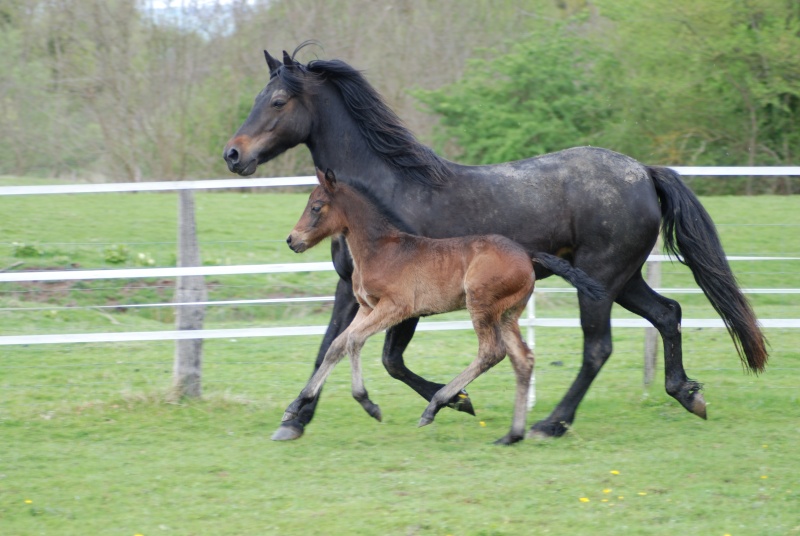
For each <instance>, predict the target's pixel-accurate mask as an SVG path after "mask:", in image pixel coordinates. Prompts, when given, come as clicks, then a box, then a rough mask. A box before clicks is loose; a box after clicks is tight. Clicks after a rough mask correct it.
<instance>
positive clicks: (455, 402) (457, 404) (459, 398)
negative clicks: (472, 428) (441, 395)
mask: <svg viewBox="0 0 800 536" xmlns="http://www.w3.org/2000/svg"><path fill="white" fill-rule="evenodd" d="M447 407H448V408H453V409H454V410H456V411H463V412H464V413H469V414H470V415H472V416H473V417H474V416H475V408H473V407H472V399H471V398H470V397H469V395H468V394H467V392H466V391H465V390H463V389H462V390H461V392H460V393H458V394H457V395H456V396H454V397H453V398H451V399H450V402H448V403H447Z"/></svg>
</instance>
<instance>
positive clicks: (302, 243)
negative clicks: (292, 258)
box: [286, 169, 345, 253]
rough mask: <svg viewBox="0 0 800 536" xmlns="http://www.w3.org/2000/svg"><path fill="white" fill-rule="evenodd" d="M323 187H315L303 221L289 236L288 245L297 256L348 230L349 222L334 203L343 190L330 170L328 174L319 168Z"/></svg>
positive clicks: (320, 182)
mask: <svg viewBox="0 0 800 536" xmlns="http://www.w3.org/2000/svg"><path fill="white" fill-rule="evenodd" d="M317 180H318V181H319V186H317V187H316V188H314V191H312V192H311V196H310V197H309V198H308V204H306V209H305V210H304V211H303V215H302V216H300V220H299V221H298V222H297V224H296V225H295V226H294V229H292V232H291V233H289V237H288V238H287V239H286V243H287V244H289V247H290V248H292V251H294V252H295V253H302V252H304V251H305V250H307V249H310V248H313V247H314V246H316V245H317V244H319V243H320V242H321V241H322V240H323V239H325V238H327V237H329V236H332V235H335V234H339V233H341V232H343V231H344V228H345V220H344V218H342V215H341V211H340V210H336V208H335V206H334V205H333V204H332V203H333V201H334V199H335V194H336V192H337V190H338V189H339V188H338V186H337V184H336V177H335V176H334V174H333V171H331V170H330V169H329V170H328V171H326V172H325V173H324V174H323V173H322V171H321V170H319V169H317Z"/></svg>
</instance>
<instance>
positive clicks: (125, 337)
mask: <svg viewBox="0 0 800 536" xmlns="http://www.w3.org/2000/svg"><path fill="white" fill-rule="evenodd" d="M672 169H675V170H676V171H677V172H679V173H681V174H683V175H694V176H718V177H730V176H745V175H749V176H800V166H776V167H730V166H728V167H689V166H675V167H673V168H672ZM315 184H317V180H316V178H315V177H312V176H303V177H283V178H252V179H221V180H201V181H165V182H142V183H106V184H68V185H43V186H6V187H0V197H2V196H14V195H64V194H80V193H110V192H156V191H176V190H189V189H191V190H203V189H235V188H260V187H288V186H310V185H315ZM667 260H672V259H671V258H670V257H668V256H666V255H651V256H650V258H649V259H648V262H665V261H667ZM728 260H729V261H737V262H738V261H797V260H800V257H747V256H731V257H728ZM332 270H333V264H332V263H330V262H316V263H291V264H259V265H238V266H202V267H196V268H139V269H116V270H64V271H46V272H6V273H0V282H30V281H66V280H73V281H74V280H87V279H123V278H124V279H129V278H146V277H182V276H191V275H204V276H206V275H242V274H267V273H287V272H311V271H332ZM658 290H659V292H663V293H687V294H692V293H700V292H701V291H700V289H697V288H693V289H666V288H665V289H658ZM549 292H575V289H572V288H547V287H539V288H537V289H536V293H549ZM745 293H749V294H800V289H746V290H745ZM331 299H332V297H329V296H321V297H308V298H284V299H265V300H228V301H219V302H213V301H212V302H203V303H204V304H205V305H231V304H244V303H253V304H255V303H281V302H284V303H288V302H293V301H298V300H302V301H329V300H331ZM181 305H188V304H181V303H169V304H167V303H159V304H136V305H132V306H131V307H157V306H173V307H179V306H181ZM195 305H196V303H195ZM113 307H121V306H119V305H118V306H113ZM6 310H8V309H6ZM761 324H762V326H763V327H766V328H791V329H795V328H800V319H792V318H784V319H766V320H762V321H761ZM520 325H522V326H526V327H529V328H531V327H533V326H536V327H565V328H575V327H580V323H579V320H578V319H577V318H575V319H572V318H536V317H532V316H529V317H528V318H523V319H521V320H520ZM682 325H683V327H688V328H692V327H698V328H722V327H724V324H723V323H722V321H721V320H720V319H684V320H683V322H682ZM612 326H614V327H625V328H628V327H631V328H642V327H649V326H650V324H649V323H648V322H647V321H645V320H642V319H614V320H613V321H612ZM325 329H326V326H293V327H279V328H278V327H276V328H249V329H217V330H195V331H175V330H170V331H152V332H117V333H66V334H52V335H14V336H0V346H7V345H29V344H63V343H90V342H124V341H154V340H182V339H200V338H203V339H214V338H246V337H275V336H297V335H319V334H323V333H324V332H325ZM418 329H419V330H421V331H433V330H453V329H456V330H459V329H472V324H471V322H469V321H448V322H442V321H438V322H437V321H423V322H420V324H419V328H418Z"/></svg>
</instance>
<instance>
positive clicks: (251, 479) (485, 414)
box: [0, 193, 800, 536]
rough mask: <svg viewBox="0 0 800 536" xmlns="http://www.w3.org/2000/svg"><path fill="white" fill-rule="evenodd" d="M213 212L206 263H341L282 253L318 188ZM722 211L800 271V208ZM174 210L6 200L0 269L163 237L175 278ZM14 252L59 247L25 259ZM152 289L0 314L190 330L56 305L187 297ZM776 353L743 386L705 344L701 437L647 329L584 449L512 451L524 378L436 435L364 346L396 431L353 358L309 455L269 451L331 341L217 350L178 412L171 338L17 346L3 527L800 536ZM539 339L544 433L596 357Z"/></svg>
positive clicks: (454, 365) (592, 406) (701, 341)
mask: <svg viewBox="0 0 800 536" xmlns="http://www.w3.org/2000/svg"><path fill="white" fill-rule="evenodd" d="M197 202H198V207H199V211H198V223H199V227H200V240H201V247H202V248H203V254H204V258H205V259H211V260H214V259H218V258H219V259H228V260H226V261H225V262H230V263H231V264H234V263H268V262H302V261H312V260H325V259H327V251H326V248H324V247H320V248H317V249H316V250H312V251H311V252H309V253H307V254H305V255H304V256H302V257H298V256H296V255H294V254H292V253H291V252H290V251H289V250H288V248H286V247H285V245H284V244H283V237H284V236H285V234H286V233H287V232H288V230H289V228H290V227H291V225H292V224H293V223H294V219H295V218H296V217H297V216H298V215H299V212H300V210H301V209H302V206H303V204H304V202H305V195H304V194H281V195H245V194H231V193H228V194H199V195H198V196H197ZM704 202H705V204H706V206H707V207H708V208H709V210H710V212H711V214H712V216H713V217H714V219H715V221H717V222H718V223H719V224H720V232H721V234H722V237H723V240H724V243H725V246H726V249H727V251H728V253H729V254H731V255H785V256H800V238H798V235H800V233H797V228H798V226H800V211H799V210H797V209H798V208H800V207H799V203H800V202H798V200H797V198H792V197H786V198H778V197H772V198H769V197H759V198H750V199H747V198H708V199H705V200H704ZM176 205H177V202H176V199H175V196H174V195H171V194H124V195H114V194H107V195H103V196H101V195H96V196H95V195H85V196H83V195H76V196H69V197H60V198H57V197H52V198H50V197H19V198H14V199H11V198H0V206H1V207H2V209H0V213H2V214H3V218H2V221H1V222H0V230H2V236H3V237H4V240H5V241H6V242H7V245H6V248H7V249H6V250H3V249H2V246H1V245H0V264H2V266H3V267H4V266H8V265H11V264H13V263H15V262H19V261H24V262H26V265H25V266H28V267H35V266H38V267H40V268H47V267H52V266H56V265H58V263H55V262H54V259H55V257H56V255H51V254H48V253H47V252H50V251H54V250H55V249H59V251H61V254H62V255H64V256H68V257H69V258H70V260H71V262H75V263H77V264H80V266H81V267H83V268H97V267H106V268H110V267H113V266H111V265H107V264H106V263H105V262H104V260H103V258H102V246H101V245H102V244H109V243H110V244H125V245H127V247H128V248H129V249H130V250H131V251H138V249H137V248H138V247H140V246H138V244H141V243H144V242H163V243H164V244H163V246H159V247H156V246H154V245H153V244H146V245H145V246H141V247H142V248H144V247H146V248H147V251H148V252H149V253H150V254H151V255H153V257H154V258H155V259H156V260H157V261H158V265H169V264H170V262H169V254H170V251H171V248H173V247H174V245H173V244H174V239H175V238H174V237H175V218H174V213H175V212H176ZM775 224H789V225H790V227H779V226H776V225H775ZM15 241H16V242H26V243H35V244H37V245H38V247H39V248H41V249H44V251H45V254H44V255H37V256H36V257H34V258H30V257H15V256H13V250H12V247H11V245H10V244H11V242H15ZM56 244H57V245H56ZM130 265H132V266H133V265H135V263H131V264H130ZM733 266H734V269H735V270H736V271H737V274H738V275H739V278H740V280H741V282H742V284H743V285H744V286H746V287H785V288H797V287H800V276H799V275H798V273H799V272H800V271H798V270H797V263H796V262H786V263H769V262H760V263H744V262H742V263H735V264H734V265H733ZM219 281H220V283H223V284H224V286H222V287H220V288H214V289H212V291H211V294H212V299H223V298H227V297H232V298H256V297H270V296H278V295H300V294H307V295H325V294H331V293H332V291H333V285H334V284H335V278H334V277H332V276H331V274H291V275H286V276H260V275H259V276H237V277H232V276H231V277H229V278H228V277H226V278H224V279H223V278H219ZM133 283H134V282H133V281H131V282H116V281H114V282H111V281H108V282H82V284H83V285H85V287H84V290H77V289H61V290H60V291H59V292H56V293H52V292H49V293H45V292H42V289H41V288H40V287H36V288H32V287H27V288H26V287H24V286H20V285H3V286H2V287H0V292H2V294H0V296H2V297H0V300H2V303H0V307H9V306H22V307H27V308H28V310H26V311H13V312H12V311H3V310H0V322H2V326H3V328H2V334H16V333H66V332H84V331H106V330H147V329H172V326H171V322H172V319H171V316H170V315H169V314H168V313H164V312H162V316H161V317H159V316H158V315H157V314H155V312H153V311H150V312H143V311H140V310H136V309H128V310H127V311H126V312H123V311H117V310H102V311H98V310H93V309H89V310H85V309H84V310H79V311H68V310H63V309H57V308H56V307H59V306H62V305H65V304H79V305H80V304H83V305H89V304H94V305H98V304H105V303H109V302H110V301H111V300H114V299H117V300H122V299H126V300H129V299H135V300H143V301H146V300H148V299H150V298H151V297H152V296H160V297H161V298H163V299H166V300H168V299H169V298H170V297H171V292H172V287H171V286H169V285H167V284H164V285H162V286H164V287H165V288H163V289H161V290H158V289H157V288H153V287H158V285H157V284H156V283H158V282H154V284H153V285H151V288H148V289H131V288H130V286H128V287H126V286H125V285H131V284H133ZM690 283H691V276H690V275H688V274H687V273H686V272H685V270H684V269H683V268H682V267H680V266H678V265H677V264H673V265H666V266H665V269H664V283H663V286H667V287H679V286H689V284H690ZM541 285H542V286H558V285H560V282H558V281H556V280H553V279H550V280H547V281H545V282H543V283H542V284H541ZM101 287H106V288H105V289H104V290H95V291H88V290H85V289H91V288H101ZM31 290H36V292H29V291H31ZM20 291H28V292H24V293H23V292H20ZM158 292H161V295H159V294H158ZM675 297H676V298H677V299H679V300H680V301H681V303H682V304H683V305H684V317H687V318H688V317H706V318H713V317H714V314H713V312H712V311H711V309H710V306H708V305H707V303H706V302H705V298H703V297H701V296H692V295H676V296H675ZM28 298H35V299H28ZM574 301H575V298H574V296H570V295H559V294H556V295H552V294H551V295H543V296H540V297H539V299H538V301H537V314H538V315H539V316H542V317H545V316H565V317H575V316H576V315H577V308H576V307H575V305H574ZM753 301H754V303H755V306H756V310H757V312H758V314H759V315H760V316H761V317H763V318H771V317H772V318H783V317H791V318H798V316H800V314H798V309H799V308H798V305H799V304H798V299H797V295H794V296H792V295H770V296H754V297H753ZM120 303H123V302H120ZM41 307H44V308H41ZM216 309H219V311H216V312H214V310H216ZM211 311H212V312H211V318H210V321H209V327H241V326H248V325H277V324H324V323H325V322H326V321H327V317H328V315H329V306H326V305H319V304H317V305H311V306H302V307H301V306H296V307H295V306H291V307H290V306H280V307H278V306H258V307H247V308H244V307H242V308H239V310H238V311H230V310H228V309H225V308H221V307H219V308H213V309H212V310H211ZM617 314H618V315H619V316H623V314H622V313H617ZM215 315H216V316H215ZM115 322H116V323H115ZM767 336H768V337H769V339H770V343H771V350H772V352H771V362H770V367H769V368H768V370H767V372H766V373H765V374H763V375H762V376H759V377H755V376H752V375H748V374H745V373H743V372H742V369H741V366H740V365H739V362H738V358H737V357H736V354H735V351H734V349H733V345H732V344H731V342H730V340H729V339H728V337H727V335H726V334H725V332H724V331H723V330H718V329H685V330H684V335H683V338H684V362H685V365H686V368H687V370H688V372H689V374H690V376H692V377H693V378H695V379H697V380H699V381H701V382H704V383H705V386H706V391H705V396H706V400H707V401H708V402H709V420H708V421H701V420H699V419H697V418H696V417H694V416H692V415H690V414H688V413H687V412H686V411H684V410H683V409H682V408H681V407H680V406H679V405H678V403H677V402H675V401H674V400H673V399H671V398H670V397H668V396H667V395H666V394H665V393H664V390H663V388H662V387H661V385H660V382H661V380H660V379H657V382H656V385H655V386H653V387H652V388H650V389H644V388H643V387H642V385H641V378H642V365H641V363H642V357H641V355H642V331H641V330H638V329H618V330H616V331H615V333H614V348H615V350H614V355H613V356H612V359H611V360H610V361H609V363H608V364H607V365H606V367H605V368H604V369H603V372H602V373H601V374H600V376H599V377H598V379H597V380H596V382H595V384H594V386H593V388H592V389H591V390H590V392H589V394H588V396H587V397H586V399H585V400H584V402H583V404H582V405H581V408H580V412H579V414H578V419H577V421H576V423H575V426H574V427H573V429H572V430H571V431H570V433H569V434H568V435H567V436H566V437H564V438H561V439H558V440H552V441H525V442H523V443H521V444H519V445H516V446H514V447H511V448H499V447H495V446H493V445H492V444H491V442H492V441H493V440H494V439H497V438H498V437H500V436H502V435H503V434H505V432H506V431H507V429H508V426H509V424H510V418H511V405H512V397H513V375H512V373H511V371H510V367H509V366H508V365H507V364H506V363H501V364H500V365H499V366H498V367H496V369H495V370H492V371H491V372H489V373H488V374H486V375H484V376H483V377H481V378H479V379H478V380H476V381H475V382H474V383H473V384H472V385H471V386H470V394H471V396H472V398H473V400H474V403H475V405H476V408H477V410H478V415H477V417H476V418H473V417H470V416H467V415H465V414H460V413H455V412H452V411H442V412H441V413H440V414H439V416H438V417H437V420H436V422H435V423H434V424H433V425H431V426H428V427H426V428H422V429H418V428H416V422H417V420H418V418H419V415H420V414H421V413H422V410H423V409H424V406H425V404H424V401H423V400H422V399H420V398H419V397H417V396H416V395H415V394H414V393H412V392H411V391H410V390H409V389H408V388H406V387H405V386H404V385H402V384H401V383H399V382H397V381H394V380H391V379H390V378H389V377H388V375H387V374H386V373H385V371H384V370H383V368H382V366H381V364H380V348H381V344H382V341H381V340H379V338H377V337H376V338H375V340H372V341H370V342H369V343H368V344H367V346H366V347H365V350H364V354H363V355H364V361H365V363H364V368H365V370H364V373H365V379H366V382H367V386H368V389H369V390H370V395H371V397H372V399H373V400H374V401H375V402H377V403H378V404H380V405H381V408H382V410H383V414H384V422H383V423H377V422H375V421H373V420H372V419H370V418H369V417H368V416H367V415H366V414H365V413H364V412H363V410H362V409H361V408H360V406H358V404H356V403H355V402H354V401H353V400H352V398H351V397H350V388H349V371H348V367H347V365H346V364H344V365H342V366H340V367H338V368H337V369H336V370H335V371H334V373H333V375H332V376H331V379H330V381H329V382H328V384H327V385H326V387H325V390H324V391H323V394H322V402H321V404H320V406H319V411H318V412H317V416H316V417H315V419H314V421H313V423H312V424H311V426H309V427H308V429H307V433H306V435H305V436H304V437H303V438H302V439H301V440H300V441H296V442H291V443H275V442H272V441H270V440H269V436H270V434H271V433H272V431H273V430H274V429H275V428H276V427H277V426H278V424H279V422H280V417H281V415H282V413H283V409H284V408H285V406H286V405H287V404H288V403H289V402H290V401H291V400H292V399H293V398H294V397H295V396H296V395H297V393H298V392H299V390H300V388H301V387H302V385H303V384H304V383H305V381H306V380H307V378H308V374H309V372H310V368H311V361H312V359H313V357H314V356H315V355H316V350H317V348H318V344H319V337H292V338H288V337H287V338H284V337H278V338H270V339H240V340H236V341H234V340H228V339H221V340H209V341H206V343H205V346H204V355H205V358H204V398H203V400H198V401H184V402H180V403H176V402H174V401H171V400H170V398H169V397H168V396H167V392H168V388H169V385H170V380H171V372H172V353H173V345H172V344H171V343H169V342H153V343H121V344H82V345H58V346H50V345H32V346H10V347H3V349H2V354H1V355H0V534H3V535H5V534H10V535H29V534H59V535H62V534H122V535H131V536H133V535H134V534H142V535H144V536H151V535H154V534H177V535H205V534H231V535H242V534H247V535H249V534H253V535H260V534H276V535H285V534H298V535H300V534H303V535H304V534H367V535H371V534H401V535H405V534H413V535H416V534H419V535H446V534H453V535H457V534H462V535H472V534H476V535H512V534H563V535H573V534H642V535H661V534H666V535H671V534H680V533H685V534H704V535H705V534H710V535H720V536H722V535H723V534H731V535H732V536H741V535H750V534H752V535H763V534H768V535H784V534H798V533H800V514H798V513H797V512H798V508H797V505H798V504H800V462H798V457H797V453H796V451H797V443H798V440H800V427H799V426H798V423H800V399H799V397H798V393H800V333H798V331H797V330H768V331H767ZM536 337H537V347H536V355H537V396H538V401H537V405H536V407H535V408H534V410H533V412H532V413H531V416H530V419H531V421H533V420H536V419H539V418H542V417H544V416H545V415H546V414H547V413H548V412H549V411H550V409H552V407H553V406H554V405H555V404H556V403H557V402H558V400H559V399H560V398H561V397H562V396H563V394H564V392H565V391H566V389H567V387H568V386H569V384H570V383H571V381H572V380H573V379H574V377H575V374H576V373H577V371H578V367H579V365H580V359H579V355H580V351H581V337H580V333H579V332H578V331H577V330H567V329H538V330H537V332H536ZM476 346H477V344H476V340H475V336H474V334H472V333H471V332H436V333H433V332H422V333H419V334H417V335H416V336H415V338H414V341H413V342H412V344H411V346H410V347H409V349H408V351H407V353H406V358H407V362H408V364H409V366H410V367H411V368H412V369H413V370H415V371H418V372H420V373H421V374H423V375H424V376H426V377H428V378H430V379H433V380H437V381H446V380H448V379H450V378H451V377H452V376H454V375H455V374H456V373H457V372H458V371H460V370H461V368H463V367H464V366H466V364H467V363H468V362H469V361H470V360H471V359H472V357H473V355H474V352H475V349H476ZM661 377H663V373H662V371H661V370H659V371H658V372H657V374H656V378H661ZM611 471H618V472H619V474H612V473H611ZM764 477H766V478H764ZM604 490H610V491H608V492H607V493H606V492H604ZM620 497H623V498H620ZM581 498H584V499H588V502H582V501H581V500H580V499H581ZM604 500H606V501H607V502H603V501H604Z"/></svg>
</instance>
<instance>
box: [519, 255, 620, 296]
mask: <svg viewBox="0 0 800 536" xmlns="http://www.w3.org/2000/svg"><path fill="white" fill-rule="evenodd" d="M533 261H534V262H538V263H539V264H541V265H542V266H544V267H545V268H547V269H548V270H550V271H551V272H553V273H554V274H556V275H560V276H561V277H563V278H564V279H566V280H567V281H568V282H570V283H571V284H572V286H574V287H575V288H576V289H578V291H579V292H582V293H584V294H586V295H587V296H588V297H589V298H591V299H593V300H595V301H599V300H602V299H605V298H606V296H607V294H606V289H605V288H604V287H603V285H601V284H600V283H598V282H597V281H595V280H594V279H592V278H591V277H589V275H588V274H587V273H586V272H584V271H583V270H581V269H580V268H575V267H574V266H572V265H571V264H570V263H569V262H568V261H566V260H564V259H562V258H561V257H556V256H555V255H550V254H549V253H544V252H538V253H536V254H534V256H533Z"/></svg>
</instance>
